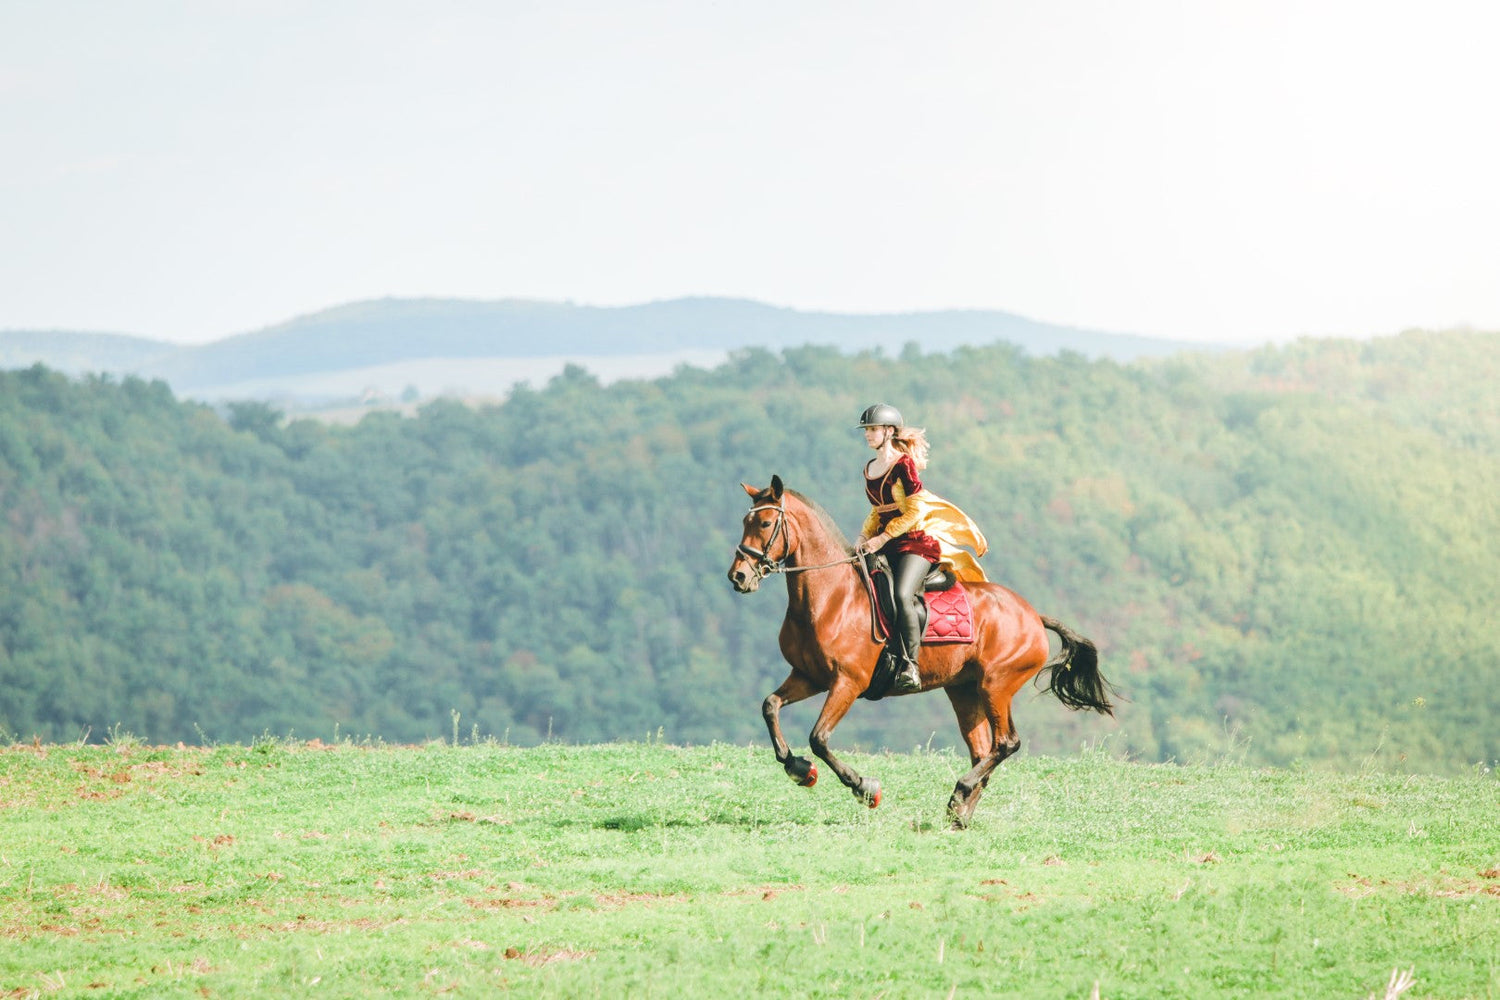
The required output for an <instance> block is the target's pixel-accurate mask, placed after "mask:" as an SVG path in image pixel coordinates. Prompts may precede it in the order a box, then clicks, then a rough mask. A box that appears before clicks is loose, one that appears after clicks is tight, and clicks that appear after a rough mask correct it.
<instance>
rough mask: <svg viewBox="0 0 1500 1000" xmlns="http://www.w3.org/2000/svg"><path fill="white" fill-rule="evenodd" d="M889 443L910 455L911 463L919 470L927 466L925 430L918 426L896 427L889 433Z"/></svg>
mask: <svg viewBox="0 0 1500 1000" xmlns="http://www.w3.org/2000/svg"><path fill="white" fill-rule="evenodd" d="M891 445H892V446H893V447H894V448H895V449H896V450H897V451H899V452H901V453H902V454H905V455H910V456H911V461H912V464H913V465H915V466H916V467H917V468H918V469H919V470H920V469H925V468H927V432H926V431H925V430H923V429H922V428H920V427H897V428H896V433H894V434H892V435H891Z"/></svg>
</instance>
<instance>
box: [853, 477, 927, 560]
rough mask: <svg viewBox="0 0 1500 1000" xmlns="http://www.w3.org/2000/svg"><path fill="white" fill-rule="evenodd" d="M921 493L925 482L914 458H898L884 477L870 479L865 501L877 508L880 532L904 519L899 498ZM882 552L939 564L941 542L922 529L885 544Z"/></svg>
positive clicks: (867, 481) (903, 533) (866, 483)
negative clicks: (913, 556) (894, 521)
mask: <svg viewBox="0 0 1500 1000" xmlns="http://www.w3.org/2000/svg"><path fill="white" fill-rule="evenodd" d="M865 468H869V466H868V465H867V466H865ZM898 485H899V487H900V491H899V493H898V491H897V486H898ZM921 490H922V480H921V478H920V477H918V475H917V466H916V463H915V462H913V461H912V460H911V456H910V455H902V456H901V457H900V458H898V459H897V460H896V461H895V462H894V463H893V464H892V465H891V467H890V468H889V469H887V470H886V471H885V475H883V476H879V477H877V478H874V479H871V478H870V477H869V476H866V477H865V497H866V498H867V499H868V500H869V501H870V506H871V507H873V508H875V514H876V516H877V517H878V518H879V524H880V527H879V530H880V531H884V530H885V527H886V525H888V524H890V523H891V522H892V521H893V520H895V519H896V518H897V517H899V516H900V515H901V508H900V499H899V498H904V497H909V496H911V495H912V494H914V493H919V492H921ZM882 551H884V552H886V553H887V554H890V553H892V552H912V553H915V554H917V555H919V556H921V557H922V558H923V559H926V560H927V561H928V562H933V563H935V562H937V561H938V558H939V557H940V555H941V550H940V549H939V547H938V543H937V539H936V538H933V537H932V536H931V535H929V534H927V533H926V532H925V531H923V530H921V529H920V528H911V529H909V530H907V531H904V532H902V533H901V534H899V535H897V536H896V537H895V538H892V539H891V540H890V541H889V542H887V543H886V544H885V548H884V549H882Z"/></svg>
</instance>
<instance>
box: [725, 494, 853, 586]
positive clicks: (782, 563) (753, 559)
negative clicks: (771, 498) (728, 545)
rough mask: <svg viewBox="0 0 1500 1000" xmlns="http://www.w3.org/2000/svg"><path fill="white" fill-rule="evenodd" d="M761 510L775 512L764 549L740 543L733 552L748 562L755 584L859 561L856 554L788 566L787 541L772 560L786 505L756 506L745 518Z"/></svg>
mask: <svg viewBox="0 0 1500 1000" xmlns="http://www.w3.org/2000/svg"><path fill="white" fill-rule="evenodd" d="M763 510H774V511H775V512H776V523H775V524H773V525H772V526H771V537H770V538H767V539H766V547H765V549H764V550H762V549H757V548H755V547H754V546H753V545H746V544H745V543H744V542H740V544H738V545H736V546H735V550H736V551H737V552H739V554H740V555H742V556H744V557H745V558H746V559H749V560H750V569H751V571H752V572H753V573H754V574H755V582H756V583H759V582H760V581H762V580H764V579H765V578H766V577H768V576H772V575H774V574H776V573H805V572H807V571H808V570H810V569H828V568H829V567H832V566H846V565H848V564H849V563H852V562H854V561H856V560H857V559H859V555H858V553H856V554H854V555H851V556H849V557H848V558H847V559H835V560H834V561H833V562H829V563H821V564H820V565H817V566H788V565H787V564H786V561H787V559H788V558H789V557H790V556H791V554H792V543H791V541H790V540H788V539H783V540H782V546H783V551H782V553H781V558H780V559H772V558H771V556H770V551H771V549H772V548H773V547H775V545H776V539H778V538H781V536H782V533H783V531H784V529H785V525H786V505H785V504H784V503H783V502H782V501H781V500H777V501H776V502H775V503H763V504H758V505H756V506H754V507H751V508H750V509H749V511H747V512H746V513H745V516H746V517H747V518H748V517H749V516H750V515H751V514H755V513H757V512H759V511H763Z"/></svg>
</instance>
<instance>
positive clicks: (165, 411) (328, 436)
mask: <svg viewBox="0 0 1500 1000" xmlns="http://www.w3.org/2000/svg"><path fill="white" fill-rule="evenodd" d="M1497 348H1500V337H1497V336H1494V335H1484V334H1470V333H1448V334H1406V335H1403V336H1401V337H1396V338H1390V339H1384V340H1379V341H1374V342H1371V343H1353V342H1346V341H1317V342H1314V341H1308V342H1302V343H1298V344H1296V345H1292V346H1289V347H1286V348H1277V349H1272V348H1267V349H1264V350H1261V351H1258V352H1253V353H1250V354H1233V355H1217V356H1212V357H1210V356H1194V355H1190V356H1182V357H1179V358H1175V359H1169V360H1164V361H1155V362H1146V361H1143V362H1137V363H1134V364H1132V365H1129V366H1122V365H1120V364H1117V363H1114V362H1110V361H1089V360H1087V359H1085V358H1084V357H1082V356H1081V355H1076V354H1064V355H1063V356H1061V357H1050V358H1047V357H1044V358H1037V357H1030V356H1027V355H1025V354H1023V353H1022V352H1021V351H1020V350H1019V349H1016V348H1012V347H1009V346H1005V345H997V346H994V347H988V348H983V349H967V348H966V349H960V350H958V351H956V352H954V353H951V354H931V355H924V354H922V353H921V352H919V351H918V350H916V349H915V348H909V349H908V350H907V351H905V352H904V353H903V354H902V355H901V356H900V357H899V358H892V357H887V356H883V355H879V354H866V355H861V356H857V357H849V356H846V355H842V354H839V353H838V352H837V351H834V350H832V349H819V348H802V349H794V350H788V351H786V352H785V353H782V354H772V353H768V352H765V351H759V350H752V351H747V352H743V353H740V354H738V355H736V356H735V358H734V360H733V361H732V362H731V363H729V364H727V365H725V366H723V367H720V368H718V369H715V370H713V371H698V370H688V369H684V370H681V371H680V372H679V373H678V374H676V375H675V376H673V377H670V378H666V379H661V380H658V381H655V382H649V383H648V382H621V383H617V384H614V385H611V386H607V387H605V386H601V385H600V384H598V383H597V382H596V381H595V380H594V379H593V378H592V377H590V376H589V375H588V374H586V373H585V372H583V371H581V370H578V369H570V370H569V371H568V372H567V373H565V374H564V375H563V376H561V377H559V378H557V379H555V380H554V381H552V382H551V383H550V384H549V385H547V386H546V387H545V388H544V389H540V390H529V389H521V390H519V391H517V392H516V393H515V394H514V395H512V396H511V397H510V398H509V399H508V400H507V401H506V402H505V403H504V404H503V405H498V406H491V407H486V408H483V409H473V408H469V407H467V406H464V405H462V404H460V403H458V402H453V401H441V402H437V403H433V404H431V405H428V406H426V407H425V408H423V409H422V410H421V412H420V414H419V415H418V416H416V417H414V418H402V417H399V416H396V415H393V414H374V415H371V416H369V417H367V418H365V419H364V420H363V421H362V422H361V423H359V424H358V425H357V426H353V427H335V426H326V425H323V424H319V423H315V422H312V421H305V420H304V421H295V422H291V423H287V422H286V421H284V420H283V419H282V418H281V417H280V415H279V414H278V413H276V412H275V411H274V410H272V409H270V408H268V407H266V406H263V405H261V404H240V405H237V406H234V407H232V408H231V410H230V412H229V413H228V414H227V417H221V416H220V415H219V414H217V413H216V412H215V411H213V410H211V409H208V408H206V407H203V406H200V405H196V404H188V403H182V402H179V401H178V400H176V399H174V398H173V396H172V395H171V393H170V392H169V390H168V389H167V387H166V386H165V385H164V384H162V383H159V382H157V383H148V382H144V381H140V380H133V379H127V380H125V381H123V382H116V381H111V380H101V379H86V380H83V381H70V380H69V379H67V378H65V377H63V376H61V375H58V374H55V373H52V372H50V371H47V370H44V369H42V368H33V369H30V370H26V371H21V372H10V373H4V374H0V510H3V511H4V514H5V516H4V521H3V523H0V733H8V734H9V735H11V736H14V737H18V738H29V737H30V736H32V735H33V734H37V735H40V736H41V737H43V738H44V739H50V740H70V739H76V738H78V737H79V736H80V735H81V734H83V733H85V732H90V733H91V734H92V737H91V738H94V739H98V738H101V737H103V736H104V734H105V731H106V730H107V728H108V727H111V726H116V725H118V726H121V727H124V728H125V729H128V730H130V731H132V732H134V733H136V734H137V735H140V736H143V737H145V738H148V739H150V740H153V741H175V740H184V741H188V742H193V741H198V740H202V739H205V738H206V739H211V740H245V739H248V738H251V737H253V736H256V735H258V734H260V733H262V732H265V731H269V732H271V733H273V734H277V735H284V734H286V733H287V732H288V731H293V732H294V733H295V734H296V735H298V736H301V737H305V738H311V737H313V736H321V737H323V738H325V739H327V738H330V737H331V736H332V734H333V733H334V732H335V726H337V727H338V732H339V733H340V734H349V735H354V736H363V735H366V734H369V735H374V736H378V737H381V738H384V739H386V740H401V741H407V740H420V739H424V738H428V737H436V736H449V735H451V733H452V728H453V726H454V724H455V722H454V717H453V713H454V712H457V713H458V725H459V726H460V729H461V733H462V735H463V736H465V737H467V736H469V735H470V734H471V733H472V732H474V727H477V731H478V732H479V733H480V734H485V735H493V736H495V737H497V738H508V739H509V740H510V741H511V742H513V743H530V742H535V741H537V740H540V739H542V738H544V737H545V736H546V734H547V733H548V732H549V731H550V732H551V733H552V735H553V736H555V737H558V738H563V739H567V740H573V741H593V740H601V739H613V738H626V739H628V738H633V737H641V736H644V735H645V734H646V733H648V732H650V733H653V734H654V733H656V732H657V730H658V729H661V730H662V731H663V732H664V734H665V736H666V738H667V739H669V740H674V741H681V742H706V741H711V740H733V741H744V740H748V739H760V738H762V735H763V729H762V726H761V721H760V714H759V703H760V700H761V698H762V697H763V696H764V694H765V693H766V692H767V691H769V690H770V689H771V688H772V687H774V686H775V684H776V683H777V682H779V680H780V679H781V677H782V676H783V675H784V672H785V671H784V668H783V666H782V664H781V663H780V658H779V654H778V653H777V651H776V638H775V637H776V629H777V625H778V622H779V620H780V615H781V613H782V611H783V609H784V600H785V598H784V593H783V591H782V588H781V587H780V586H779V585H772V586H769V587H767V588H764V589H763V590H762V591H761V592H760V593H759V594H756V595H752V596H748V597H741V596H737V595H735V594H734V593H732V591H731V590H730V588H729V586H728V584H727V582H726V581H725V580H724V578H723V576H724V572H725V570H726V569H727V568H728V564H729V561H730V557H731V552H732V549H733V546H734V543H735V541H736V540H737V539H738V530H739V520H740V517H741V515H742V513H743V511H744V507H745V496H744V493H743V492H742V491H741V490H740V489H739V486H738V484H739V482H740V481H742V480H744V481H749V482H751V483H755V484H759V485H764V484H765V483H767V482H768V481H769V480H770V477H771V475H772V473H778V474H780V475H781V477H782V478H783V479H784V480H785V481H786V483H787V484H788V486H790V487H792V488H794V489H797V490H799V491H801V492H803V493H805V494H807V495H809V496H811V497H813V498H814V499H816V500H818V501H820V502H821V503H823V505H824V506H826V507H827V508H828V509H829V510H830V511H831V512H832V513H833V514H834V515H835V517H836V518H837V519H838V520H839V522H840V523H842V524H843V525H845V527H846V529H847V530H848V532H849V533H851V534H852V533H853V532H854V530H855V529H856V528H857V526H858V525H859V523H860V521H861V519H862V517H863V513H864V509H863V505H864V500H863V498H862V495H861V490H860V487H859V479H858V477H859V468H860V463H861V462H862V461H863V459H864V458H865V457H866V455H865V450H864V447H863V443H862V441H861V439H860V437H859V436H858V434H857V433H856V432H855V431H854V430H853V429H852V424H853V421H854V419H855V416H856V415H857V414H858V413H859V411H860V410H861V409H862V408H863V407H864V406H865V405H867V404H868V403H869V402H872V401H875V400H879V399H884V400H888V401H891V402H894V403H897V404H898V405H899V406H900V407H901V408H902V410H903V411H904V412H906V413H907V414H908V417H909V419H911V420H912V421H913V422H914V423H918V424H921V425H924V426H926V427H927V429H928V432H929V436H930V437H931V439H932V441H933V445H934V448H933V462H932V466H931V468H930V469H929V473H928V476H927V480H928V483H929V485H930V486H931V487H932V488H933V489H934V490H935V491H937V492H938V493H941V494H943V495H945V496H948V497H950V498H952V499H954V500H956V501H957V502H959V503H960V504H961V505H962V506H964V507H965V509H967V510H968V511H969V512H970V513H971V514H972V515H973V516H974V517H975V518H976V520H978V521H979V523H980V524H981V525H982V526H983V527H984V529H985V531H986V533H987V534H988V536H989V539H990V541H991V544H992V550H991V553H990V555H989V556H988V557H987V558H986V559H985V563H986V566H987V569H988V571H989V573H990V575H991V577H992V578H994V579H997V580H999V581H1001V582H1004V583H1007V584H1009V585H1010V586H1012V587H1014V588H1015V589H1016V590H1018V591H1020V592H1021V593H1022V594H1024V595H1025V596H1027V597H1028V598H1029V599H1030V600H1031V601H1032V603H1033V604H1035V605H1036V606H1037V607H1038V608H1039V609H1040V610H1041V611H1042V612H1043V613H1044V614H1049V615H1052V616H1054V617H1057V618H1061V619H1063V620H1065V621H1068V622H1069V623H1070V624H1073V625H1074V626H1075V627H1076V628H1078V629H1079V630H1081V631H1083V632H1084V633H1086V634H1088V635H1090V636H1092V637H1093V638H1094V639H1095V640H1096V641H1097V642H1098V643H1099V645H1100V647H1101V650H1102V653H1103V667H1104V671H1105V673H1106V674H1107V675H1108V676H1109V677H1110V678H1111V679H1112V680H1113V681H1114V682H1115V683H1116V684H1117V686H1118V687H1119V688H1120V689H1121V690H1122V692H1123V694H1124V695H1125V696H1126V697H1127V698H1128V699H1129V701H1128V702H1126V703H1124V704H1122V705H1121V707H1120V710H1119V713H1118V715H1119V718H1118V721H1117V722H1110V721H1109V720H1101V719H1099V718H1098V717H1096V716H1092V715H1090V716H1087V717H1083V716H1073V715H1069V714H1067V713H1065V712H1063V711H1061V710H1060V709H1059V708H1058V707H1057V706H1056V705H1055V703H1054V702H1052V700H1051V699H1045V698H1042V699H1035V700H1033V699H1032V698H1031V697H1030V696H1028V695H1023V696H1022V697H1021V698H1020V699H1019V700H1018V705H1017V715H1018V725H1019V726H1020V729H1021V734H1022V737H1023V740H1025V741H1026V743H1027V745H1029V746H1030V747H1032V748H1039V749H1043V750H1058V749H1069V748H1074V747H1076V746H1077V745H1078V743H1079V741H1081V740H1085V739H1087V740H1093V739H1098V738H1100V737H1102V736H1105V735H1106V734H1107V735H1108V738H1109V741H1110V745H1111V746H1112V747H1113V748H1114V749H1115V750H1117V751H1118V752H1122V753H1123V752H1128V753H1132V754H1135V755H1138V756H1140V757H1142V758H1144V759H1148V760H1157V759H1167V758H1177V759H1194V758H1199V757H1217V756H1220V755H1223V754H1226V753H1228V754H1233V755H1235V756H1236V757H1239V756H1243V757H1244V758H1245V759H1247V760H1249V761H1252V762H1260V763H1271V764H1281V765H1284V764H1291V763H1294V762H1299V761H1300V762H1305V763H1307V764H1310V765H1315V766H1323V765H1329V766H1337V767H1351V768H1352V767H1359V766H1364V765H1366V764H1367V763H1368V762H1372V761H1373V762H1375V763H1376V764H1378V765H1380V766H1392V767H1397V766H1399V767H1405V768H1409V769H1413V770H1423V771H1457V770H1463V769H1466V768H1468V767H1470V766H1472V765H1474V764H1475V763H1476V762H1480V761H1484V762H1494V761H1495V760H1496V759H1497V758H1500V729H1497V727H1496V726H1495V725H1494V723H1493V720H1494V719H1495V718H1496V717H1497V716H1500V684H1497V683H1496V682H1497V679H1500V638H1497V635H1496V630H1495V628H1494V622H1495V621H1496V620H1497V619H1500V614H1497V610H1500V609H1497V601H1496V598H1495V596H1494V588H1493V584H1492V579H1493V574H1494V567H1495V566H1497V565H1500V530H1497V528H1500V416H1497V410H1496V408H1495V407H1494V405H1493V403H1492V397H1491V393H1492V387H1493V386H1494V385H1496V384H1500V370H1497V363H1496V361H1495V360H1494V359H1495V354H1496V350H1497ZM813 712H814V710H813V708H811V707H808V706H798V707H796V708H793V709H791V710H790V711H789V712H788V715H787V718H788V722H789V725H790V726H791V727H792V729H793V731H796V730H799V729H804V728H805V727H806V726H805V725H804V723H805V724H806V725H810V724H811V721H812V718H813ZM934 733H935V734H936V736H935V737H933V734H934ZM837 739H838V740H839V741H842V742H844V743H846V744H854V743H858V744H861V745H863V746H866V747H874V746H882V745H884V746H891V747H896V748H909V747H910V746H912V745H913V744H915V743H926V742H928V740H929V739H933V741H934V742H935V743H952V742H955V741H956V730H955V726H954V724H953V721H952V718H951V713H950V710H949V708H948V704H947V700H946V699H945V698H942V697H941V696H938V695H929V696H925V697H922V698H901V699H893V700H887V701H884V702H880V703H878V704H868V703H863V702H862V703H860V704H859V705H858V706H856V708H855V710H854V711H853V712H852V713H851V716H850V718H849V719H848V720H847V721H846V723H845V724H844V726H842V727H841V728H840V731H839V736H838V737H837Z"/></svg>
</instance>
